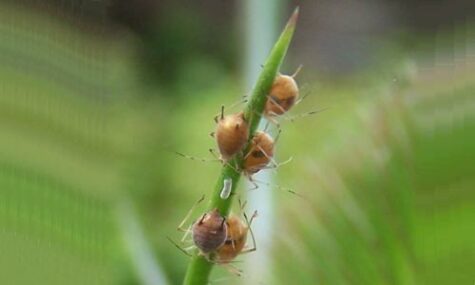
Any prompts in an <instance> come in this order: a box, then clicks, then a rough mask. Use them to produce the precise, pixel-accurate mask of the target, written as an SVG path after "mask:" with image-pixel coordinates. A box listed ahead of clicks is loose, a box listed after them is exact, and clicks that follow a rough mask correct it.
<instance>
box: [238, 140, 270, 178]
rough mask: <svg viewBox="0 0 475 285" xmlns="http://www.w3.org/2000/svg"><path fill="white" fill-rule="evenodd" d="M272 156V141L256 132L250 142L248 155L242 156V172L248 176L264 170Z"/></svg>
mask: <svg viewBox="0 0 475 285" xmlns="http://www.w3.org/2000/svg"><path fill="white" fill-rule="evenodd" d="M273 156H274V140H273V139H272V137H271V136H270V135H269V134H267V133H265V132H261V131H257V132H256V133H255V134H254V137H253V138H252V141H251V146H250V148H249V151H248V153H247V154H246V155H245V156H244V163H243V171H244V173H245V174H246V175H247V176H250V175H252V174H254V173H256V172H258V171H259V170H261V169H263V168H265V167H266V166H267V165H268V164H269V162H271V161H272V157H273Z"/></svg>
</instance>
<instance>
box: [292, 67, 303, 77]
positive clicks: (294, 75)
mask: <svg viewBox="0 0 475 285" xmlns="http://www.w3.org/2000/svg"><path fill="white" fill-rule="evenodd" d="M302 67H303V64H301V65H299V66H298V67H297V69H296V70H295V72H294V74H292V75H291V76H290V77H292V78H295V77H296V76H297V75H298V74H299V72H300V71H301V70H302Z"/></svg>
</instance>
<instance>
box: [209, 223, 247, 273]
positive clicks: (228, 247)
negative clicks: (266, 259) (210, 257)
mask: <svg viewBox="0 0 475 285" xmlns="http://www.w3.org/2000/svg"><path fill="white" fill-rule="evenodd" d="M227 224H228V234H227V236H226V241H225V242H224V244H223V245H222V246H221V247H220V248H218V250H217V251H216V255H215V261H216V262H217V263H220V264H224V263H229V262H231V261H232V260H233V259H234V258H236V256H238V255H239V254H243V253H246V252H251V251H254V250H255V244H254V247H253V248H250V249H247V250H243V249H244V246H245V245H246V241H247V233H248V231H249V227H248V226H247V225H246V224H245V223H244V222H243V221H242V220H241V219H240V218H239V217H237V216H235V215H231V216H230V217H229V219H228V221H227Z"/></svg>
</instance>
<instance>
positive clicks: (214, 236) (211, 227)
mask: <svg viewBox="0 0 475 285" xmlns="http://www.w3.org/2000/svg"><path fill="white" fill-rule="evenodd" d="M227 229H228V227H227V224H226V219H225V218H224V217H223V216H221V214H220V213H219V211H218V209H214V210H212V211H210V212H208V213H205V214H204V215H203V216H202V217H201V218H200V219H199V220H198V221H196V222H195V223H194V224H193V226H192V228H191V233H192V238H193V243H194V244H195V245H196V247H197V248H198V249H199V250H200V251H201V252H202V253H203V254H208V253H210V252H213V251H215V250H216V249H218V248H219V247H220V246H222V245H223V244H224V242H225V240H226V236H227Z"/></svg>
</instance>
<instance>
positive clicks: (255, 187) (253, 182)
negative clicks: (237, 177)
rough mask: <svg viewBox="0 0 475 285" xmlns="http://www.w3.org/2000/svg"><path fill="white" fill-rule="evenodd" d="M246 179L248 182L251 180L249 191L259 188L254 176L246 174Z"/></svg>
mask: <svg viewBox="0 0 475 285" xmlns="http://www.w3.org/2000/svg"><path fill="white" fill-rule="evenodd" d="M247 179H248V180H249V182H251V184H252V188H249V191H252V190H256V189H258V188H259V184H257V183H256V181H255V180H254V178H252V176H251V175H248V176H247Z"/></svg>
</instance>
